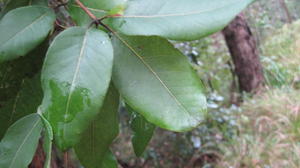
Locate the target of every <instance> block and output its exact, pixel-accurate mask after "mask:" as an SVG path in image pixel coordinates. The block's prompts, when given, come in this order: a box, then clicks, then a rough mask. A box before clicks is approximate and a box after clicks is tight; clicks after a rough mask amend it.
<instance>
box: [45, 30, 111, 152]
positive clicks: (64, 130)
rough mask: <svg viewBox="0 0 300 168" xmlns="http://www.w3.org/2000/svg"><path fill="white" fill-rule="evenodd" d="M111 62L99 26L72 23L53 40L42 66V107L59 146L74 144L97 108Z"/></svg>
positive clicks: (107, 41)
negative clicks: (71, 25) (90, 26)
mask: <svg viewBox="0 0 300 168" xmlns="http://www.w3.org/2000/svg"><path fill="white" fill-rule="evenodd" d="M112 63H113V50H112V45H111V41H110V39H109V37H108V36H107V34H105V33H104V32H102V31H100V30H97V29H93V28H91V29H85V28H81V27H73V28H69V29H67V30H65V31H64V32H62V33H61V34H60V35H58V36H57V37H56V38H55V39H54V41H53V42H52V44H51V46H50V47H49V50H48V52H47V55H46V59H45V62H44V66H43V70H42V87H43V91H44V99H43V103H42V106H41V107H42V108H41V110H42V111H43V112H44V114H45V116H46V118H47V119H48V121H49V122H50V124H51V126H52V128H53V131H54V137H55V138H54V139H55V142H56V144H57V145H58V147H59V148H60V149H62V150H66V149H68V148H70V147H73V145H75V144H76V143H77V142H78V141H79V139H80V134H81V133H82V132H83V131H84V130H85V129H86V128H87V127H88V124H89V123H90V121H91V120H92V119H93V118H94V117H95V116H96V115H97V113H98V112H99V109H100V107H101V105H102V102H103V100H104V97H105V94H106V91H107V89H108V86H109V82H110V78H111V71H112Z"/></svg>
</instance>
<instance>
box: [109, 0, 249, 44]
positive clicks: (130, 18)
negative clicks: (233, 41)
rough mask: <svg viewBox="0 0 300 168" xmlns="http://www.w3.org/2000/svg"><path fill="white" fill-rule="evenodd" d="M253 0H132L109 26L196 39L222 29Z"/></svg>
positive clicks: (126, 30) (143, 32)
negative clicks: (122, 13)
mask: <svg viewBox="0 0 300 168" xmlns="http://www.w3.org/2000/svg"><path fill="white" fill-rule="evenodd" d="M252 1H253V0H172V1H170V0H132V1H129V2H128V8H127V9H126V10H125V14H124V15H123V16H119V17H118V18H113V27H114V28H115V29H116V30H119V31H121V32H122V33H124V34H126V35H147V36H150V35H157V36H162V37H165V38H168V39H172V40H196V39H199V38H201V37H204V36H207V35H210V34H212V33H214V32H217V31H219V30H221V29H223V28H224V27H225V26H226V25H227V24H228V23H229V22H230V21H231V20H232V19H233V18H234V17H235V15H237V14H238V13H240V12H241V10H243V9H244V8H245V7H246V6H247V5H249V4H250V3H251V2H252Z"/></svg>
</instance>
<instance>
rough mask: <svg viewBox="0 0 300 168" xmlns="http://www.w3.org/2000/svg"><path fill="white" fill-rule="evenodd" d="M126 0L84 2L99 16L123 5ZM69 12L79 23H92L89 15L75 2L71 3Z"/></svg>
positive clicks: (90, 0)
mask: <svg viewBox="0 0 300 168" xmlns="http://www.w3.org/2000/svg"><path fill="white" fill-rule="evenodd" d="M125 1H126V0H101V1H99V0H96V1H95V0H85V1H82V3H83V4H84V5H85V6H86V7H88V8H89V10H90V11H91V12H92V13H93V14H94V15H95V16H96V17H98V18H100V17H103V16H105V15H107V14H108V13H109V12H110V11H111V10H113V9H116V8H118V7H120V6H123V5H124V3H125ZM69 13H70V15H71V17H72V19H73V20H74V21H75V22H76V23H77V25H88V24H90V23H91V19H90V18H89V16H88V15H87V14H86V13H85V12H84V11H83V10H82V9H81V8H80V7H79V6H78V5H77V4H76V3H75V0H73V2H71V3H70V5H69Z"/></svg>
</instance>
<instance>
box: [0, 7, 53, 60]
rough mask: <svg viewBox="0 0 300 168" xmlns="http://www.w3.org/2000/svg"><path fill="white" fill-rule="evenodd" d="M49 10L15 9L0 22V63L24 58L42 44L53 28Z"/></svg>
mask: <svg viewBox="0 0 300 168" xmlns="http://www.w3.org/2000/svg"><path fill="white" fill-rule="evenodd" d="M54 20H55V15H54V13H53V11H52V10H51V9H49V8H45V7H40V6H29V7H22V8H18V9H14V10H12V11H10V12H9V13H7V14H6V15H5V16H4V17H3V19H2V20H1V21H0V36H1V38H0V62H3V61H8V60H12V59H15V58H17V57H19V56H24V55H25V54H27V53H28V52H29V51H31V50H32V49H34V48H35V47H36V46H37V45H38V44H40V43H41V42H42V41H43V40H44V39H45V38H46V37H47V35H48V33H49V31H50V30H51V29H52V27H53V25H52V24H53V22H54Z"/></svg>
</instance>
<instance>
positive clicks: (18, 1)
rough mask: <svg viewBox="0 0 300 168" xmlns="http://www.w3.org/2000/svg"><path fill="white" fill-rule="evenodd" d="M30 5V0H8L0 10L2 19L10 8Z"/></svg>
mask: <svg viewBox="0 0 300 168" xmlns="http://www.w3.org/2000/svg"><path fill="white" fill-rule="evenodd" d="M26 5H29V0H7V1H6V2H5V3H4V6H3V9H2V11H1V12H0V19H1V18H2V17H3V16H4V15H5V14H6V13H7V12H9V11H10V10H12V9H15V8H18V7H22V6H26Z"/></svg>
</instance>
